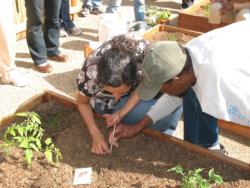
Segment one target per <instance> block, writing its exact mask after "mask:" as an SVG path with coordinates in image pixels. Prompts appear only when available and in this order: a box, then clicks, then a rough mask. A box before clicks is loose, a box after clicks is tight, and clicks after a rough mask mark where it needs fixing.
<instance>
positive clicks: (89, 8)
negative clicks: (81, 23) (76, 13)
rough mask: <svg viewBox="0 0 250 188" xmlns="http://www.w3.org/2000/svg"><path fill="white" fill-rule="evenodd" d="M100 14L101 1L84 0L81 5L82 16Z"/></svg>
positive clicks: (101, 11) (101, 10)
mask: <svg viewBox="0 0 250 188" xmlns="http://www.w3.org/2000/svg"><path fill="white" fill-rule="evenodd" d="M90 13H92V14H95V15H98V14H101V13H103V9H102V1H101V0H84V1H83V5H82V11H81V15H82V16H87V15H88V14H90Z"/></svg>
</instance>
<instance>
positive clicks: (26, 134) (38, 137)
mask: <svg viewBox="0 0 250 188" xmlns="http://www.w3.org/2000/svg"><path fill="white" fill-rule="evenodd" d="M16 115H17V116H19V117H22V118H25V119H24V121H22V122H20V123H17V124H16V123H15V124H12V125H11V126H10V127H8V128H7V130H6V131H5V133H4V135H3V142H4V143H3V144H2V145H1V148H3V149H6V150H7V151H8V150H10V149H11V148H14V147H18V148H22V149H23V150H24V158H25V161H26V162H27V164H28V165H30V164H31V163H32V159H33V151H36V152H39V151H40V152H43V153H44V155H45V158H46V159H47V160H48V161H49V162H58V160H59V159H61V158H62V155H61V152H60V150H59V149H58V148H56V147H55V145H54V144H53V142H52V140H51V138H47V139H45V138H44V136H43V135H44V129H43V128H42V127H41V120H40V116H39V115H38V114H37V113H35V112H22V113H18V114H16ZM53 159H55V160H53Z"/></svg>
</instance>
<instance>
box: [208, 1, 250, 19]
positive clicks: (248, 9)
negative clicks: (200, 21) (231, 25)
mask: <svg viewBox="0 0 250 188" xmlns="http://www.w3.org/2000/svg"><path fill="white" fill-rule="evenodd" d="M217 12H218V13H217ZM232 14H233V17H234V21H236V22H238V21H243V20H246V19H249V20H250V2H249V1H247V0H246V1H245V2H239V3H233V2H232V1H227V0H212V5H211V8H210V14H209V22H210V23H212V24H213V23H214V24H218V23H221V22H222V21H223V20H224V21H225V20H227V19H229V18H230V17H231V15H232Z"/></svg>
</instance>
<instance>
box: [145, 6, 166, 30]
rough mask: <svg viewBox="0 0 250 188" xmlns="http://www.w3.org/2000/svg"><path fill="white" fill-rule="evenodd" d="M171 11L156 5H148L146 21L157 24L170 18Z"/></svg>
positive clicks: (149, 23)
mask: <svg viewBox="0 0 250 188" xmlns="http://www.w3.org/2000/svg"><path fill="white" fill-rule="evenodd" d="M170 16H171V13H170V11H169V10H163V9H159V8H157V7H155V6H151V7H148V8H147V9H146V19H145V20H146V22H147V24H148V25H150V26H155V25H156V24H158V23H160V21H163V20H165V21H167V20H169V18H170Z"/></svg>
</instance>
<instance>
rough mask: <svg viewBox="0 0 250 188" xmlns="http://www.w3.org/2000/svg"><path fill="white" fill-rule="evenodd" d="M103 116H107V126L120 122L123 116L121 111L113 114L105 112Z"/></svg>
mask: <svg viewBox="0 0 250 188" xmlns="http://www.w3.org/2000/svg"><path fill="white" fill-rule="evenodd" d="M103 117H104V118H105V121H106V126H107V127H111V126H114V125H115V124H118V123H120V121H121V119H122V118H123V117H122V116H121V112H120V111H117V112H115V113H113V114H104V115H103Z"/></svg>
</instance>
